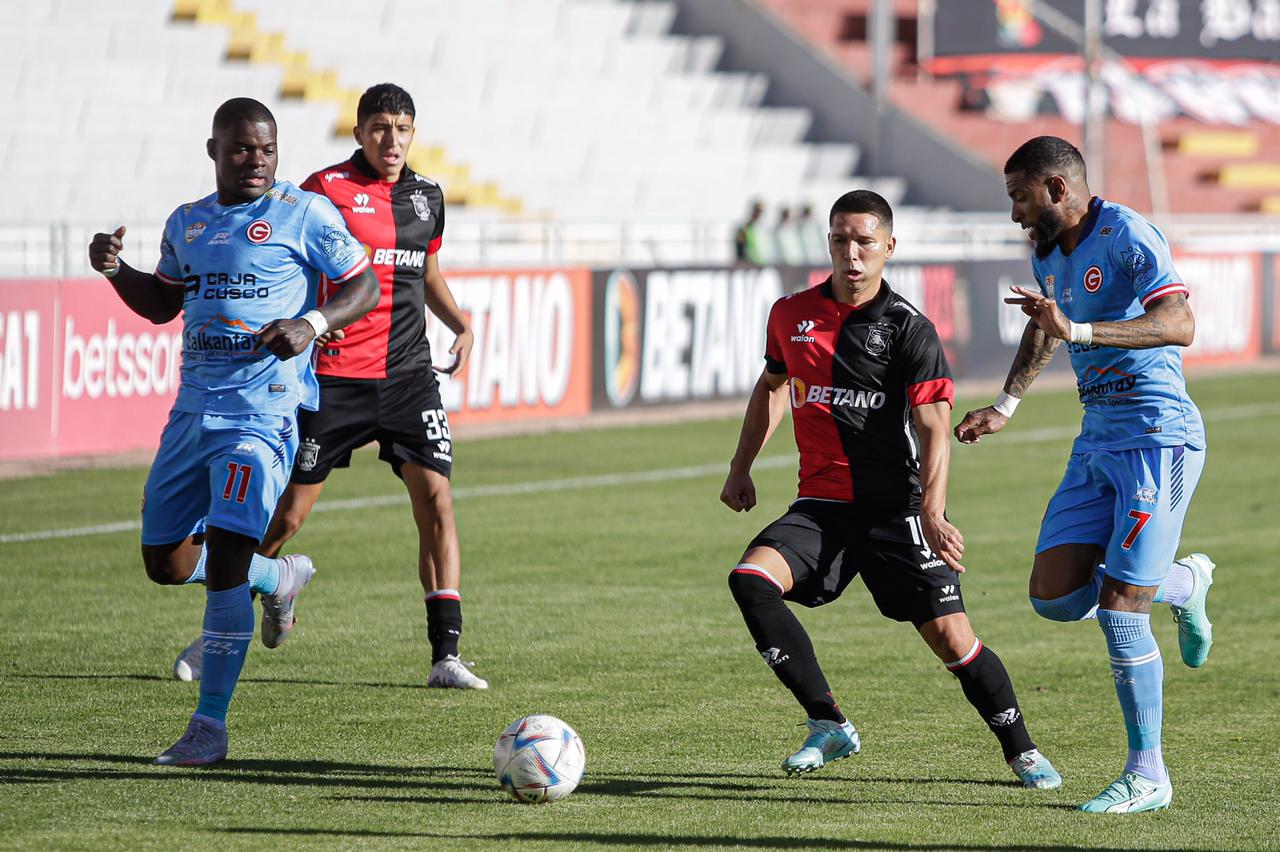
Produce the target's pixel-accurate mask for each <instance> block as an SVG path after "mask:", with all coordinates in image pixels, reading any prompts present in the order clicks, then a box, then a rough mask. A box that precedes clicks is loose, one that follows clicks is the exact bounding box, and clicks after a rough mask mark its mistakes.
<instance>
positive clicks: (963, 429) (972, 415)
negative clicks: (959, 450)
mask: <svg viewBox="0 0 1280 852" xmlns="http://www.w3.org/2000/svg"><path fill="white" fill-rule="evenodd" d="M1008 422H1009V418H1008V417H1005V416H1004V415H1003V414H1001V413H1000V412H999V411H996V409H995V406H992V405H988V406H987V407H986V408H978V409H975V410H973V411H970V412H969V413H968V414H966V415H965V416H964V419H963V420H961V421H960V422H959V423H958V424H956V428H955V436H956V440H958V441H959V442H960V443H962V444H976V443H978V441H980V440H981V439H982V436H983V435H992V434H994V433H996V432H999V431H1000V430H1001V429H1003V428H1004V426H1005V424H1006V423H1008Z"/></svg>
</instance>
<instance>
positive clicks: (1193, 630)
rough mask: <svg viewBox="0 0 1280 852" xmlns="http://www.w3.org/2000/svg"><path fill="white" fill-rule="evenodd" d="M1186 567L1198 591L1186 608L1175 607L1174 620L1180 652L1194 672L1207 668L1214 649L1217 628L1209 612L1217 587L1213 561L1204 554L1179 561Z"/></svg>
mask: <svg viewBox="0 0 1280 852" xmlns="http://www.w3.org/2000/svg"><path fill="white" fill-rule="evenodd" d="M1178 561H1179V562H1181V563H1182V564H1183V565H1186V566H1187V567H1188V568H1190V569H1191V573H1192V575H1193V576H1194V577H1195V581H1196V582H1195V590H1194V591H1193V592H1192V593H1191V596H1190V597H1189V598H1187V600H1186V602H1185V603H1184V604H1183V605H1182V606H1171V607H1169V608H1170V609H1172V610H1173V620H1174V622H1175V623H1176V624H1177V625H1178V650H1179V651H1181V652H1182V662H1184V663H1186V664H1187V665H1188V666H1190V667H1191V668H1193V669H1196V668H1199V667H1200V666H1202V665H1204V661H1205V660H1207V659H1209V649H1210V648H1211V647H1213V624H1212V622H1210V621H1209V614H1208V613H1207V612H1206V611H1205V603H1206V599H1207V598H1208V597H1209V587H1210V586H1212V585H1213V569H1214V568H1216V567H1217V566H1215V565H1214V564H1213V560H1212V559H1210V558H1209V557H1208V556H1205V555H1204V554H1203V553H1193V554H1191V555H1190V556H1188V557H1185V558H1183V559H1179V560H1178Z"/></svg>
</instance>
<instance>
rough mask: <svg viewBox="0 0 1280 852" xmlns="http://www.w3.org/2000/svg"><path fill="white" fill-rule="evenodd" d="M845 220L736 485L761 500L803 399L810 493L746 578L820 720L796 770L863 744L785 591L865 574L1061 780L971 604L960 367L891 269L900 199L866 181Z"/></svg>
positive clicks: (1028, 767) (726, 495) (768, 393)
mask: <svg viewBox="0 0 1280 852" xmlns="http://www.w3.org/2000/svg"><path fill="white" fill-rule="evenodd" d="M829 221H830V232H829V234H828V246H829V249H830V253H831V267H832V274H831V277H830V278H828V279H827V280H826V281H825V282H823V283H822V284H820V285H818V286H816V287H813V288H811V289H809V290H805V291H803V292H801V293H796V294H794V295H791V296H787V297H786V298H783V299H780V300H778V302H776V303H775V304H774V306H773V309H772V311H771V312H770V315H769V323H768V332H767V340H766V344H765V367H764V371H763V372H762V373H761V376H760V379H759V381H757V382H756V386H755V389H754V390H753V391H752V393H751V399H750V401H749V402H748V404H747V412H746V416H745V417H744V419H743V424H742V434H741V436H740V438H739V441H738V449H737V452H736V453H735V454H734V457H733V461H732V462H731V464H730V467H729V476H728V479H727V480H726V481H725V485H724V490H723V491H722V493H721V495H720V499H721V500H722V501H723V502H724V503H725V504H726V505H728V506H729V508H731V509H733V510H734V511H735V512H737V511H743V510H750V509H751V508H752V507H753V506H755V505H756V491H755V485H754V484H753V482H752V480H751V465H752V462H753V461H754V460H755V458H756V456H757V455H758V454H759V452H760V450H761V449H762V448H763V447H764V444H765V442H766V441H767V440H768V439H769V436H770V435H772V434H773V431H774V429H776V428H777V426H778V424H779V423H780V422H781V420H782V416H783V413H784V412H785V410H786V407H787V405H788V403H789V404H790V406H791V413H792V422H793V425H794V428H795V438H796V445H797V447H798V448H799V450H800V488H799V496H798V499H797V500H796V501H795V502H794V503H792V504H791V507H790V508H789V509H788V511H787V512H786V514H784V515H783V516H782V517H781V518H779V519H778V520H776V521H774V522H773V523H771V524H770V525H769V526H767V527H766V528H765V529H764V530H763V531H762V532H761V533H760V534H759V535H758V536H756V537H755V539H754V540H753V541H752V542H751V544H750V545H749V546H748V547H747V550H746V552H745V553H744V554H743V556H742V559H741V561H740V562H739V564H738V565H737V567H735V568H734V569H733V571H732V572H730V574H729V588H730V590H731V591H732V593H733V597H734V600H735V601H736V602H737V604H738V607H739V608H740V609H741V610H742V615H743V618H744V619H745V620H746V623H747V629H748V630H749V631H750V633H751V637H752V638H753V639H754V640H755V643H756V650H758V651H759V652H760V654H761V656H763V657H764V660H765V662H766V663H767V664H768V665H769V667H770V668H771V669H772V670H773V672H774V674H775V675H777V677H778V679H779V680H781V681H782V683H783V684H784V685H785V686H786V687H787V688H788V689H790V690H791V692H792V693H793V694H794V695H795V697H796V700H797V701H799V703H800V705H801V706H802V707H804V709H805V712H806V714H807V715H808V717H809V718H808V728H809V736H808V737H807V738H806V739H805V741H804V745H803V746H801V748H800V749H799V750H798V751H796V752H795V753H794V754H792V755H790V756H789V757H787V759H786V760H785V761H783V764H782V767H783V769H785V770H786V771H787V772H810V771H812V770H814V769H819V768H821V767H822V766H823V765H824V764H825V763H828V762H830V761H833V760H839V759H841V758H844V757H847V756H849V755H850V754H857V753H858V751H860V749H861V742H860V740H859V736H858V732H857V731H856V730H855V729H854V727H853V725H852V724H851V723H850V722H849V720H848V719H846V718H845V716H844V714H843V713H842V712H841V710H840V708H839V707H838V706H837V704H836V701H835V699H834V698H833V697H832V694H831V689H830V687H829V686H828V685H827V680H826V676H825V675H824V674H823V673H822V669H821V668H820V667H819V665H818V660H817V657H816V656H815V654H814V650H813V644H812V642H811V641H810V640H809V636H808V634H807V633H806V632H805V630H804V627H803V626H801V624H800V621H799V619H798V618H796V616H795V614H794V613H793V612H792V611H791V610H790V609H789V608H788V606H787V603H786V602H787V601H791V602H793V603H798V604H801V605H802V606H808V607H817V606H821V605H823V604H825V603H830V602H831V601H833V600H835V599H836V598H837V597H839V596H840V593H841V592H843V591H844V589H845V587H846V586H847V585H848V584H849V583H850V582H851V581H852V580H853V578H854V576H855V575H861V577H862V582H863V583H864V584H865V585H866V587H867V589H868V591H870V593H871V596H872V598H873V599H874V600H875V602H876V606H877V607H878V608H879V609H880V612H881V613H882V614H883V615H885V616H886V617H888V618H891V619H893V620H895V621H910V622H911V623H912V624H913V625H915V627H916V629H917V630H918V631H919V632H920V636H921V637H922V638H923V639H924V641H925V644H927V645H928V646H929V648H930V650H932V651H933V652H934V654H936V655H937V656H938V658H939V659H941V660H942V661H943V662H944V663H945V664H946V667H947V669H948V670H949V671H951V672H952V674H954V675H955V676H956V677H957V679H959V681H960V685H961V688H962V689H963V690H964V694H965V697H966V698H968V699H969V702H970V703H971V704H972V705H973V706H974V708H975V709H977V711H978V712H979V713H980V714H981V716H982V718H983V720H984V721H985V722H986V724H987V726H988V727H989V728H990V730H991V732H992V733H993V734H995V736H996V738H997V739H998V740H999V741H1000V745H1001V748H1002V750H1003V752H1004V757H1005V760H1006V761H1008V763H1009V765H1010V767H1012V768H1013V770H1014V772H1015V773H1016V774H1017V776H1018V778H1019V779H1020V780H1021V781H1022V783H1023V784H1024V785H1025V786H1027V787H1036V788H1043V789H1048V788H1052V787H1057V786H1058V785H1060V784H1061V783H1062V778H1061V777H1060V776H1059V775H1058V773H1057V771H1056V770H1054V768H1053V766H1052V765H1051V764H1050V763H1049V761H1048V759H1047V758H1045V757H1044V756H1043V755H1041V754H1040V752H1039V751H1038V750H1037V749H1036V746H1035V744H1034V743H1033V742H1032V741H1031V737H1030V736H1029V735H1028V734H1027V729H1026V725H1025V724H1024V722H1023V718H1022V711H1021V709H1020V708H1019V706H1018V700H1017V697H1016V696H1015V695H1014V691H1013V684H1012V683H1011V682H1010V680H1009V675H1008V673H1007V672H1006V671H1005V668H1004V665H1003V664H1002V663H1001V662H1000V658H999V657H997V656H996V654H995V652H994V651H992V650H991V649H990V648H988V647H986V646H984V645H983V644H982V642H981V641H979V640H978V639H977V637H976V636H975V635H974V632H973V628H972V626H971V625H970V623H969V618H968V616H967V615H966V613H965V609H964V602H963V600H962V599H961V595H960V580H959V575H960V573H961V572H963V571H964V567H963V566H962V565H961V564H960V559H961V558H962V557H963V555H964V538H963V537H962V536H961V534H960V531H959V530H958V529H956V528H955V527H954V526H953V525H952V524H951V523H950V522H949V521H948V520H947V518H946V511H945V510H946V492H947V468H948V464H949V461H950V444H949V440H950V412H951V403H952V397H953V388H952V381H951V371H950V368H949V367H948V365H947V359H946V355H945V354H944V353H943V350H942V344H941V342H940V341H939V340H938V335H937V332H936V331H935V330H934V327H933V324H932V323H931V322H929V320H928V319H927V318H925V316H924V315H923V314H921V313H920V311H919V310H918V309H917V308H915V307H914V306H913V305H911V304H910V303H908V302H907V301H906V300H905V299H903V298H902V297H901V296H899V295H897V294H896V293H894V292H893V290H891V289H890V287H889V285H888V283H887V282H886V281H885V280H884V278H883V270H884V264H885V261H886V260H887V259H888V258H890V257H892V256H893V250H894V246H895V244H896V240H895V238H894V237H893V211H892V210H891V209H890V207H889V204H888V202H886V201H885V200H884V199H883V198H881V197H880V196H879V195H877V194H876V193H874V192H869V191H866V190H858V191H855V192H849V193H846V194H845V195H842V196H841V197H840V198H839V199H838V200H837V201H836V203H835V205H834V206H833V207H832V208H831V216H830V220H829Z"/></svg>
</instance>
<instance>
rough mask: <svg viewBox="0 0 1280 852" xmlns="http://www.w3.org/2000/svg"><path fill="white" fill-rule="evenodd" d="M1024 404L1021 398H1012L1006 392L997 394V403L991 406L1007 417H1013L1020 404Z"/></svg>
mask: <svg viewBox="0 0 1280 852" xmlns="http://www.w3.org/2000/svg"><path fill="white" fill-rule="evenodd" d="M1020 402H1022V399H1021V398H1020V397H1016V396H1010V395H1009V394H1007V393H1005V392H1004V391H1000V393H998V394H996V401H995V402H994V403H993V404H992V405H991V407H992V408H994V409H995V410H996V411H999V412H1000V413H1001V414H1003V415H1004V416H1005V417H1012V416H1013V412H1014V411H1016V410H1017V409H1018V403H1020Z"/></svg>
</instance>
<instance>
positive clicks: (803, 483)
mask: <svg viewBox="0 0 1280 852" xmlns="http://www.w3.org/2000/svg"><path fill="white" fill-rule="evenodd" d="M765 369H766V370H768V371H769V372H770V373H772V374H774V375H782V374H785V375H786V376H787V377H788V384H789V385H790V387H789V391H790V396H791V414H792V425H793V428H794V429H795V436H796V446H797V448H798V449H799V450H800V488H799V496H800V497H801V498H805V497H809V498H817V499H821V500H844V501H850V500H855V499H857V500H858V501H864V500H874V501H876V502H878V503H882V504H883V507H884V509H885V510H886V511H899V510H902V509H913V510H914V509H917V508H918V507H919V504H920V453H919V439H918V438H917V436H916V431H915V424H914V422H913V420H912V418H911V408H912V407H913V406H917V405H925V404H928V403H931V402H940V401H943V400H945V401H946V402H947V404H948V405H949V404H951V401H952V398H953V396H954V387H953V385H952V381H951V369H950V367H949V366H948V365H947V357H946V354H945V353H944V352H943V350H942V342H941V341H940V340H939V339H938V333H937V331H935V330H934V327H933V323H931V322H930V321H929V320H928V319H926V318H925V316H924V315H923V314H922V313H920V311H919V310H918V309H916V308H915V307H914V306H913V305H911V304H910V303H909V302H907V301H906V300H905V299H903V298H902V297H901V296H899V295H897V294H896V293H894V292H893V291H892V290H890V289H889V285H888V284H887V283H882V284H881V288H880V294H879V295H878V296H876V297H875V298H874V299H872V300H871V301H870V302H868V303H866V304H864V305H861V306H859V307H857V308H855V307H853V306H851V305H847V304H844V303H843V302H838V301H836V300H835V298H833V296H832V290H831V279H830V278H828V279H827V280H826V281H824V282H823V283H822V284H819V285H818V286H816V287H811V288H809V289H808V290H804V291H801V292H799V293H795V294H793V295H790V296H787V297H785V298H782V299H779V300H778V301H777V302H775V303H774V305H773V309H772V310H771V311H770V313H769V325H768V335H767V340H766V343H765Z"/></svg>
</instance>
